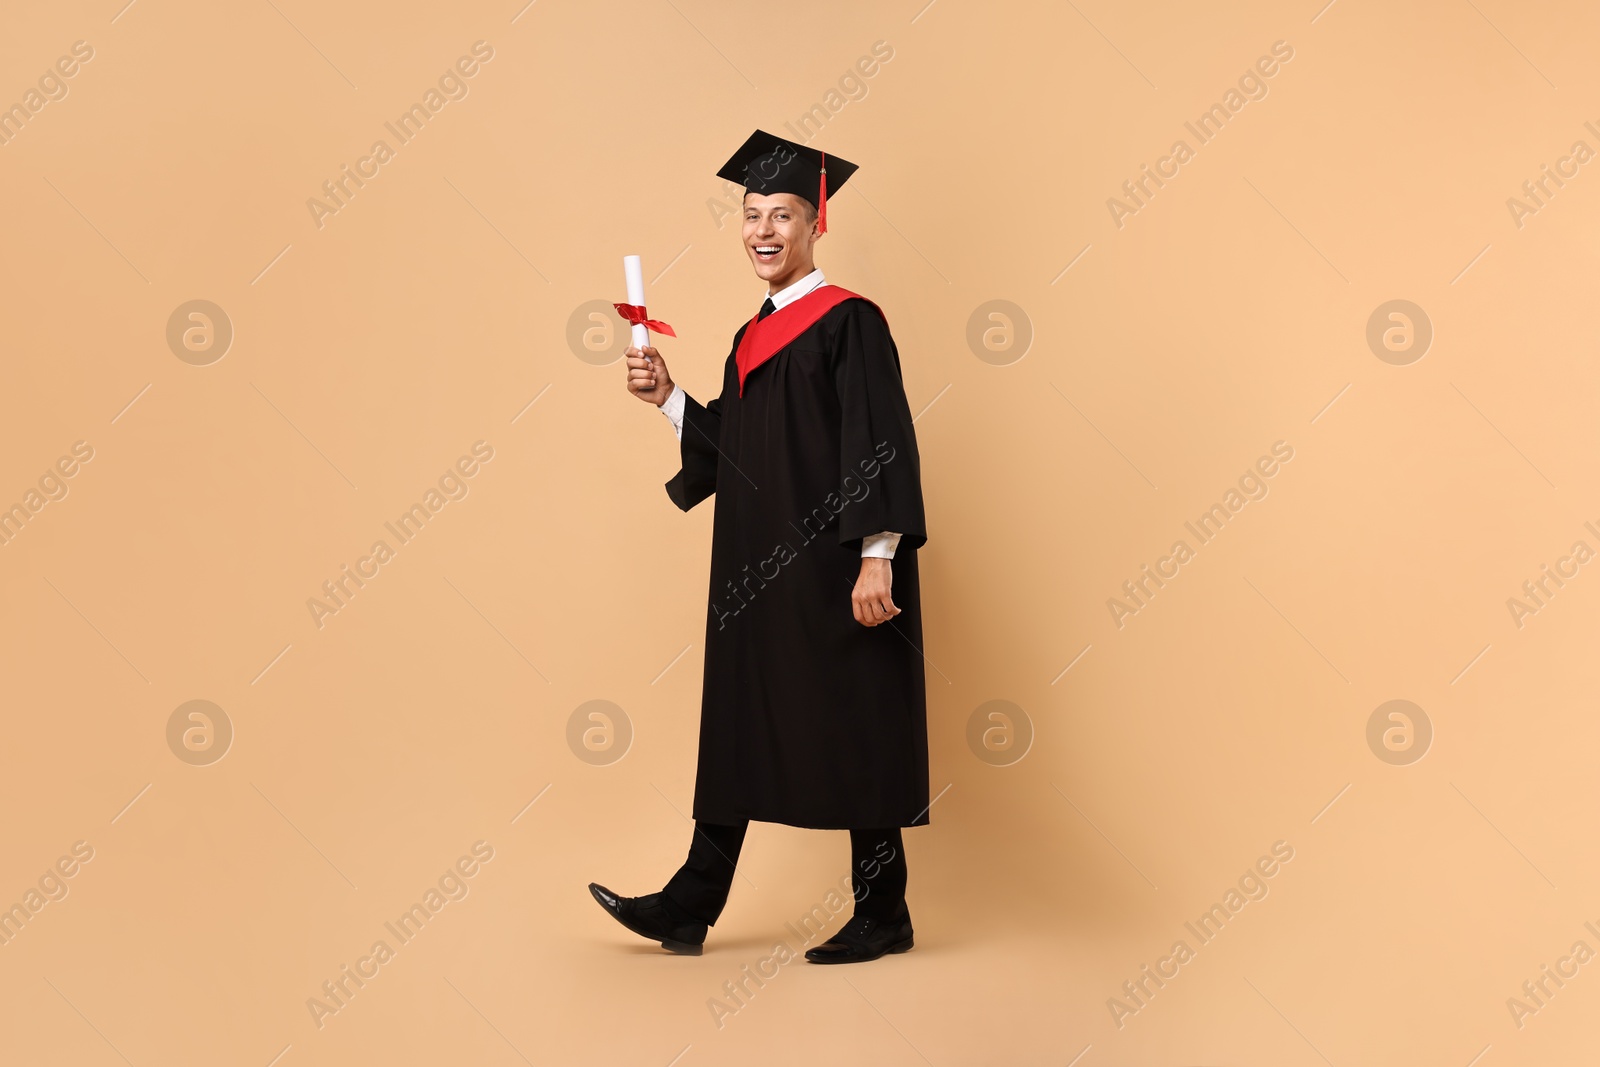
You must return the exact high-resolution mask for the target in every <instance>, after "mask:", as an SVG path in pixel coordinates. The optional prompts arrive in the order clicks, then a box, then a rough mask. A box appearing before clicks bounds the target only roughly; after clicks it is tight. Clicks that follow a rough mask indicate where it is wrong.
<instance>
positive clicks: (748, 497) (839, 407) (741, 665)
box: [589, 130, 929, 963]
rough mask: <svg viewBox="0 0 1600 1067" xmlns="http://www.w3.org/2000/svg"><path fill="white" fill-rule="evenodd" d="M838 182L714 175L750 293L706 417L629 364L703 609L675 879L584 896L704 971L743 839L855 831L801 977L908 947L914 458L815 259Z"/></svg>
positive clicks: (894, 399) (915, 779) (915, 612)
mask: <svg viewBox="0 0 1600 1067" xmlns="http://www.w3.org/2000/svg"><path fill="white" fill-rule="evenodd" d="M855 170H856V166H855V164H853V163H849V162H847V161H845V160H842V159H839V158H838V157H836V156H825V155H824V154H823V153H821V152H819V151H817V150H815V149H808V148H805V147H802V146H801V145H798V144H795V143H794V142H792V141H787V140H785V139H783V138H780V137H774V136H773V135H771V134H768V133H764V132H762V131H760V130H758V131H756V133H755V134H754V135H752V136H751V137H750V139H749V140H747V141H746V142H745V144H744V145H743V146H742V147H741V148H740V149H739V151H738V152H736V153H735V154H734V156H733V158H732V159H730V160H729V161H728V162H727V164H726V165H725V166H724V167H723V168H722V170H721V171H719V172H718V173H719V176H721V177H724V178H727V179H728V180H730V181H734V182H738V183H739V184H742V185H744V186H745V190H746V191H745V196H744V225H743V229H742V236H743V241H744V246H745V251H746V253H747V254H748V255H749V257H750V262H751V264H752V265H753V266H754V268H755V272H756V276H757V277H758V278H760V279H761V280H762V281H764V282H766V283H767V293H766V300H765V302H764V303H763V304H762V306H761V310H760V311H759V312H757V314H756V316H755V317H754V318H753V319H751V320H750V322H749V323H747V324H746V325H745V326H744V327H743V328H741V329H740V330H739V332H738V333H737V334H736V335H735V336H734V339H733V350H732V351H731V352H730V353H729V355H728V358H727V361H726V363H725V364H724V366H723V374H722V390H721V395H720V396H718V397H717V398H716V399H715V400H712V401H711V402H710V403H708V404H705V405H701V404H700V403H699V402H698V401H696V400H695V399H694V398H693V397H692V396H690V395H689V394H688V393H686V392H684V390H683V389H682V388H681V387H680V386H679V385H677V384H676V383H675V382H674V381H673V380H672V376H671V375H670V374H669V373H668V371H667V365H666V362H665V361H664V360H663V359H662V358H661V354H660V353H659V352H657V351H656V350H655V349H654V348H653V347H650V346H645V347H644V349H643V350H642V351H641V350H640V349H638V348H632V347H630V348H629V349H628V350H627V353H626V355H627V363H628V380H627V385H628V389H629V391H630V392H632V393H633V394H634V395H635V396H637V397H639V398H640V399H641V400H646V401H649V402H650V403H652V404H655V405H657V406H659V407H660V408H661V409H662V411H663V412H664V413H665V414H666V416H667V417H668V418H669V419H670V420H671V422H672V425H673V428H674V429H675V430H676V432H677V434H678V440H679V450H680V454H681V457H682V464H683V466H682V469H681V470H680V471H679V472H678V473H677V475H676V476H674V477H673V478H672V479H671V480H670V481H669V482H667V483H666V487H667V495H668V496H669V497H670V498H671V499H672V502H673V503H674V504H676V505H677V506H678V507H679V508H681V509H683V510H684V511H688V510H689V509H690V508H692V507H694V506H695V504H697V503H699V502H700V501H701V500H703V499H705V498H706V497H707V496H710V495H712V494H713V493H715V495H716V503H715V513H714V517H713V524H712V539H711V601H710V604H709V606H708V610H707V617H706V654H705V682H704V690H703V693H702V700H701V713H700V749H699V767H698V772H697V775H696V779H695V791H694V819H695V832H694V837H693V841H692V844H691V846H690V849H689V855H688V859H687V860H686V862H685V863H684V865H683V867H682V868H681V869H679V871H678V872H677V873H676V874H675V875H673V877H672V879H671V880H670V881H669V882H668V883H667V885H666V886H665V888H664V889H663V890H662V891H661V892H659V893H651V894H648V895H647V896H642V897H623V896H618V895H617V894H615V893H613V892H611V891H610V890H609V889H607V888H605V887H604V886H601V885H598V884H596V883H590V886H589V889H590V892H591V893H592V894H593V895H594V898H595V899H596V900H597V901H599V903H600V905H601V906H602V907H604V908H605V909H606V910H607V912H609V913H610V914H611V915H612V917H613V918H615V919H617V920H618V921H619V922H621V923H622V924H623V925H624V926H626V927H627V928H628V929H630V930H632V931H633V932H635V933H637V934H641V935H643V936H644V937H647V938H650V939H651V940H654V941H659V942H660V943H661V944H662V946H663V947H665V948H667V949H668V950H670V951H673V952H679V953H685V954H690V955H699V954H700V952H701V950H702V946H703V945H704V942H705V937H706V927H707V926H708V925H711V924H715V922H716V920H717V917H718V916H719V915H720V914H721V912H722V908H723V905H724V904H725V903H726V902H727V898H728V891H729V888H730V886H731V885H732V882H733V875H734V868H735V865H736V864H737V862H738V858H739V850H740V847H741V846H742V845H743V843H744V836H745V831H746V829H747V827H748V825H749V822H750V820H752V819H755V820H759V821H763V822H778V823H786V824H788V825H790V826H805V827H815V828H821V829H848V830H849V831H850V845H851V853H852V870H851V878H852V886H853V889H854V896H855V914H854V916H853V917H852V918H851V920H850V921H849V922H848V923H846V924H845V925H844V927H843V928H842V929H841V930H840V931H839V933H838V934H837V935H835V936H834V937H833V938H832V939H830V940H829V941H827V942H826V943H824V944H822V945H818V946H816V947H813V948H811V949H809V950H808V951H807V952H806V959H808V960H810V961H811V962H813V963H855V962H861V961H865V960H873V959H877V958H879V957H880V956H883V955H884V954H885V953H892V952H904V951H905V950H907V949H909V948H910V947H911V944H912V928H911V915H910V911H909V909H908V908H907V907H906V901H905V888H906V862H905V846H904V844H903V842H902V840H901V836H900V828H901V827H904V826H923V825H927V823H928V821H929V818H928V807H929V800H928V737H927V711H926V701H925V694H924V678H923V660H922V653H921V648H922V617H921V598H920V596H919V590H918V586H917V556H916V550H917V549H918V548H920V547H922V545H923V544H924V543H925V542H926V540H927V530H926V524H925V520H924V516H923V506H922V488H921V474H920V464H919V458H918V454H917V442H916V436H915V434H914V433H913V430H912V425H911V411H910V408H909V406H908V405H907V402H906V395H905V389H904V387H903V386H902V384H901V377H900V357H899V352H898V350H897V349H896V348H895V344H894V340H893V338H892V337H891V336H890V334H889V327H888V323H887V322H886V321H885V319H884V315H883V313H882V311H880V310H879V309H878V306H877V305H876V304H874V303H872V302H871V301H869V300H867V299H865V298H863V297H860V296H857V295H856V294H854V293H851V292H849V291H848V290H844V289H840V288H838V287H837V286H832V285H829V284H827V283H826V282H825V281H824V280H823V275H822V271H821V270H818V269H817V267H816V264H815V262H814V257H813V252H814V246H815V244H816V242H817V240H818V238H820V237H821V236H822V235H823V234H824V233H825V232H827V197H828V194H829V193H830V192H837V190H838V189H839V188H840V187H841V186H842V185H844V183H845V181H846V180H848V179H849V177H850V175H851V174H852V173H854V172H855Z"/></svg>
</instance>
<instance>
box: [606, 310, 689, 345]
mask: <svg viewBox="0 0 1600 1067" xmlns="http://www.w3.org/2000/svg"><path fill="white" fill-rule="evenodd" d="M612 306H613V307H615V308H616V309H617V314H618V315H621V316H622V317H623V318H624V319H626V320H627V321H628V322H629V323H630V324H632V325H634V326H643V327H644V328H645V329H647V330H654V331H655V332H656V333H664V334H666V335H667V336H668V337H676V336H678V335H677V334H675V333H673V332H672V327H671V326H668V325H667V324H666V323H664V322H662V321H661V320H660V319H650V318H646V317H645V310H644V307H643V306H642V305H639V304H613V305H612Z"/></svg>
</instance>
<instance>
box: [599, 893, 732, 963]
mask: <svg viewBox="0 0 1600 1067" xmlns="http://www.w3.org/2000/svg"><path fill="white" fill-rule="evenodd" d="M589 892H590V893H591V894H592V895H593V896H594V899H595V900H597V901H599V903H600V906H601V907H602V908H604V909H606V912H607V913H608V914H609V915H610V916H611V917H612V918H613V919H615V920H617V922H619V923H621V924H622V925H623V926H626V927H627V928H628V929H630V930H632V931H633V932H634V933H636V934H638V935H639V936H640V937H647V938H649V939H650V940H651V941H659V942H661V947H662V948H664V949H666V950H667V951H668V952H676V953H678V954H679V955H683V956H698V955H700V953H701V952H702V951H703V950H704V947H705V941H706V924H705V923H703V922H696V921H694V920H693V919H688V920H684V919H674V918H673V917H672V916H670V915H668V914H667V912H666V909H665V907H664V906H663V903H662V898H661V894H660V893H650V894H648V895H646V896H642V897H624V896H618V895H617V894H616V893H613V892H612V891H611V890H609V889H607V888H606V887H605V886H603V885H601V884H600V883H599V882H590V883H589Z"/></svg>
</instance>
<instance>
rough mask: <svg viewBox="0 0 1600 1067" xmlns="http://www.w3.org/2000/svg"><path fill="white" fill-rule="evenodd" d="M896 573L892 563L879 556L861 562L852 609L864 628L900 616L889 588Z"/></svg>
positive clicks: (852, 594) (853, 592)
mask: <svg viewBox="0 0 1600 1067" xmlns="http://www.w3.org/2000/svg"><path fill="white" fill-rule="evenodd" d="M893 580H894V573H893V570H892V568H891V566H890V561H889V560H886V559H880V558H878V557H877V556H867V557H866V558H864V559H862V561H861V574H860V576H859V577H857V578H856V586H855V589H854V590H853V591H852V592H851V593H850V608H851V610H852V611H854V612H855V616H856V622H859V623H860V624H861V625H862V626H876V625H878V624H879V623H880V622H888V621H889V620H890V619H892V618H894V617H895V616H896V615H898V614H900V609H899V608H897V607H895V606H894V601H893V600H892V599H891V598H890V596H889V586H890V585H891V584H892V583H893Z"/></svg>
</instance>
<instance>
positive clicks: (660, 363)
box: [625, 345, 672, 407]
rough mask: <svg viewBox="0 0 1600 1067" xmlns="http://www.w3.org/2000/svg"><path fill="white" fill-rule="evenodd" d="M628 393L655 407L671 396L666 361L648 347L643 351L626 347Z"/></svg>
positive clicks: (670, 379)
mask: <svg viewBox="0 0 1600 1067" xmlns="http://www.w3.org/2000/svg"><path fill="white" fill-rule="evenodd" d="M625 355H626V356H627V357H628V392H630V393H632V394H633V395H634V396H636V397H638V398H639V399H640V400H648V401H649V402H650V403H652V404H654V405H655V406H656V407H660V406H661V405H662V404H665V403H666V402H667V397H669V396H671V395H672V375H670V374H668V373H667V361H666V360H664V359H662V358H661V353H660V352H657V351H656V350H655V349H654V348H651V347H650V346H649V345H645V346H644V350H643V351H640V350H639V349H637V348H635V347H633V346H632V345H629V346H628V350H627V352H626V353H625Z"/></svg>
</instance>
